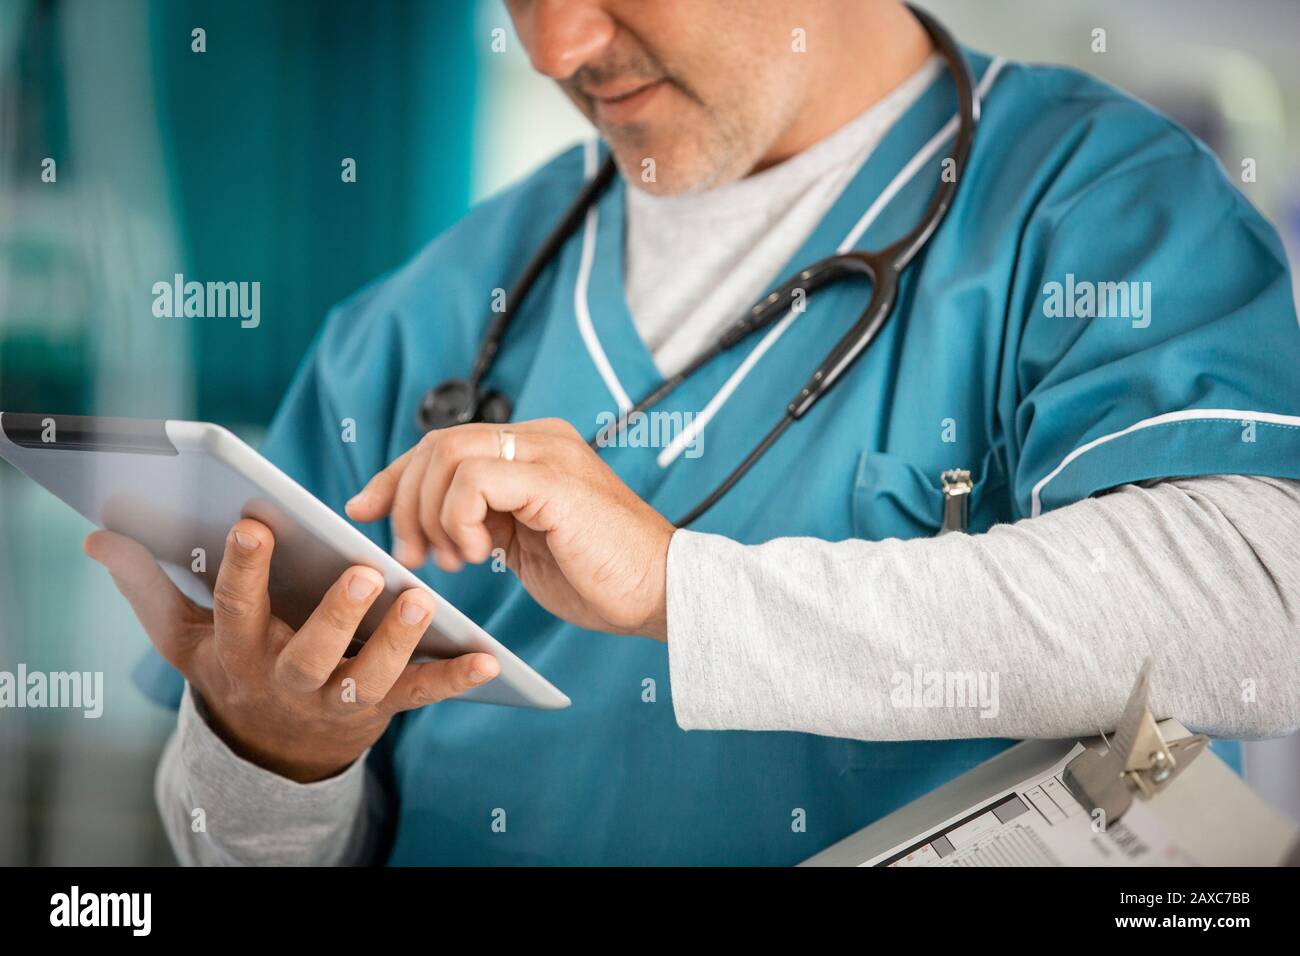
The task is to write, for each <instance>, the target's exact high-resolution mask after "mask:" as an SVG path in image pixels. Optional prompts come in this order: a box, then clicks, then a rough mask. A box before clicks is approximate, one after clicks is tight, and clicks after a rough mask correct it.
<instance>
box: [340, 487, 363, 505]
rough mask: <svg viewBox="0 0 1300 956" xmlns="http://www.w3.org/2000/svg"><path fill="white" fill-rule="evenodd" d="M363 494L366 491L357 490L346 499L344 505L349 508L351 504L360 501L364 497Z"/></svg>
mask: <svg viewBox="0 0 1300 956" xmlns="http://www.w3.org/2000/svg"><path fill="white" fill-rule="evenodd" d="M365 496H366V493H365V492H364V491H358V492H357V493H356V494H355V495H353V496H352V497H351V498H349V499H348V503H347V504H346V505H345V506H344V507H347V508H351V507H352V506H353V505H355V504H359V503H360V502H361V499H362V498H364V497H365Z"/></svg>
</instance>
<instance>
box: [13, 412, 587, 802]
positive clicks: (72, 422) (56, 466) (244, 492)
mask: <svg viewBox="0 0 1300 956" xmlns="http://www.w3.org/2000/svg"><path fill="white" fill-rule="evenodd" d="M0 457H4V458H6V459H7V460H9V461H10V462H12V463H13V464H14V465H16V466H17V467H18V468H19V469H21V470H22V471H24V472H25V473H26V474H28V475H29V476H30V477H32V478H33V479H35V480H36V481H38V482H39V483H41V484H42V485H44V486H45V487H46V488H48V489H50V490H51V491H52V492H54V493H55V494H56V495H58V496H59V497H60V498H62V499H63V500H64V501H66V502H68V503H69V504H71V505H72V506H73V507H75V508H76V509H77V510H78V511H80V512H81V513H82V514H83V515H85V516H86V517H87V518H88V519H90V520H91V521H92V522H94V523H95V524H97V525H99V526H100V527H101V528H103V529H105V530H104V531H100V532H96V533H94V534H92V535H91V536H90V537H89V538H88V539H87V541H86V551H87V553H88V554H89V555H90V556H91V557H93V558H95V559H96V560H98V561H100V562H101V563H103V564H104V565H105V566H106V567H107V568H108V569H109V570H110V572H111V573H112V574H113V577H114V580H115V582H116V583H117V585H118V587H119V588H120V590H121V591H122V593H123V594H125V595H126V597H127V598H128V600H130V602H131V605H132V608H133V609H134V611H135V613H136V615H137V617H139V619H140V621H141V623H142V624H143V625H144V627H145V630H146V631H147V632H148V633H149V636H150V639H151V640H152V641H153V643H154V644H155V646H156V647H157V648H158V650H159V651H160V652H161V653H162V655H163V656H164V657H165V658H166V659H167V660H168V661H169V662H170V663H172V664H173V665H174V666H175V667H177V669H178V670H180V671H181V673H182V674H184V675H185V676H186V678H187V679H188V680H189V681H190V683H191V684H192V685H193V686H194V687H195V688H196V689H197V690H198V691H199V692H200V695H201V696H202V698H203V700H204V702H205V703H206V705H207V708H208V710H209V713H210V719H212V721H213V723H214V724H215V726H216V729H217V730H218V731H219V732H221V733H222V734H223V735H224V736H225V737H226V739H227V740H228V741H229V742H231V744H232V746H234V747H235V748H236V749H238V750H241V751H242V752H243V755H244V756H246V757H248V758H249V759H251V760H253V761H254V762H256V763H259V764H261V765H262V766H265V767H267V768H268V769H272V770H275V771H276V772H279V773H281V774H282V775H285V776H289V777H291V778H293V779H299V780H312V779H321V778H323V777H325V776H329V775H331V774H332V773H335V772H337V771H338V770H340V769H342V768H343V767H345V766H347V764H349V763H351V762H352V760H354V759H355V758H356V757H357V756H358V755H359V754H361V753H362V752H364V750H365V749H366V747H368V746H369V745H370V744H371V743H372V742H373V741H374V740H375V739H377V738H378V737H379V735H380V734H382V732H383V729H384V727H385V726H387V723H388V721H389V720H390V719H391V717H392V715H393V714H395V713H397V712H399V711H401V710H406V709H410V708H413V707H419V706H423V705H424V704H427V703H432V702H434V701H438V700H443V699H446V698H449V697H452V696H462V697H464V699H467V700H473V701H479V702H484V703H500V704H510V705H514V706H525V707H540V708H547V709H554V708H560V707H566V706H568V703H569V700H568V698H567V697H566V696H565V695H564V694H562V693H561V692H560V691H559V690H557V689H556V688H555V687H553V686H552V685H551V684H550V683H549V682H548V681H546V680H545V678H543V677H542V676H541V675H539V674H537V673H536V672H535V671H533V670H532V669H531V668H529V667H528V665H527V664H525V663H524V662H523V661H522V660H520V659H519V658H518V657H517V656H515V655H514V654H513V653H512V652H511V651H510V650H509V649H507V648H506V647H504V646H503V645H501V644H500V643H498V642H497V641H496V640H494V639H493V638H492V637H491V636H490V635H488V634H487V633H486V632H485V631H483V630H482V628H480V627H478V626H477V625H476V624H474V623H473V622H472V621H470V620H469V619H468V618H467V617H465V615H464V614H462V613H461V612H460V611H458V610H457V609H456V608H455V607H453V606H452V605H451V604H450V603H448V602H447V601H446V600H445V599H443V598H442V597H441V596H440V595H438V594H437V593H435V592H434V591H433V590H432V589H430V588H429V587H428V586H427V585H425V584H424V583H423V582H422V581H420V579H419V578H417V577H415V575H414V574H412V573H411V572H410V571H409V570H408V569H406V568H404V567H402V566H401V565H400V564H398V563H397V562H396V561H394V560H393V559H392V558H391V557H390V556H389V555H388V554H386V553H385V552H384V551H383V550H382V549H381V548H379V547H378V546H377V545H375V544H374V543H373V542H372V541H370V540H369V539H368V538H366V537H365V536H364V535H363V534H361V532H359V531H358V530H357V529H356V528H354V527H352V526H351V525H350V524H348V522H347V521H345V520H344V519H343V518H342V517H340V516H339V515H337V514H335V513H334V512H333V511H331V510H330V509H329V508H328V507H327V506H326V505H325V504H323V503H322V502H320V501H319V500H317V499H316V498H314V497H313V496H312V495H310V494H309V493H308V492H307V491H306V490H305V489H303V488H302V487H300V486H299V485H297V484H296V483H295V482H294V481H293V480H292V479H290V478H289V477H288V476H287V475H285V474H284V473H283V472H281V471H279V469H277V468H275V466H274V465H272V464H271V463H270V462H268V461H266V459H264V458H262V457H261V456H260V455H258V454H257V453H256V452H255V451H253V450H252V449H251V448H249V447H248V446H247V445H245V444H244V443H243V442H241V441H239V440H238V439H237V438H235V437H234V436H233V435H231V434H230V433H229V432H228V431H226V430H225V429H222V428H219V427H218V426H215V425H210V424H207V423H203V422H178V421H167V422H161V421H156V422H150V421H137V420H130V419H105V418H77V417H71V416H66V417H65V416H41V415H16V414H14V413H4V414H2V415H0ZM200 554H201V555H203V556H204V559H205V560H203V561H201V562H200V561H198V560H197V559H196V558H195V556H196V555H200ZM178 584H179V585H181V587H178ZM186 593H191V594H206V595H210V602H208V601H194V600H191V599H190V598H189V597H187V596H186ZM207 603H210V604H211V608H210V609H209V608H208V607H206V606H204V605H205V604H207ZM358 645H364V646H361V648H360V650H359V651H358V652H357V653H356V654H355V656H353V657H345V654H346V652H347V651H348V650H349V649H350V648H353V649H355V648H356V647H357V646H358ZM446 658H451V659H449V660H447V659H446Z"/></svg>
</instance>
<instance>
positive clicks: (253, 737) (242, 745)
mask: <svg viewBox="0 0 1300 956" xmlns="http://www.w3.org/2000/svg"><path fill="white" fill-rule="evenodd" d="M190 697H191V700H192V701H193V703H194V711H195V713H196V714H197V716H198V718H199V719H200V720H201V721H203V723H204V724H205V725H206V726H207V728H208V729H209V730H210V731H212V734H213V736H214V737H216V738H217V740H219V741H220V742H221V743H223V744H225V746H226V748H227V749H228V750H229V751H230V752H231V753H232V754H234V755H235V756H236V757H238V758H240V759H241V760H244V761H247V762H248V763H250V764H252V765H253V766H255V767H258V768H260V769H262V770H265V771H267V772H268V773H273V774H275V775H276V776H277V777H283V778H284V779H286V780H290V781H292V782H293V783H304V784H305V783H317V782H319V781H321V780H328V779H329V778H331V777H336V776H338V775H339V774H340V773H342V772H343V771H345V770H346V769H347V768H348V767H350V766H351V765H352V764H353V763H354V762H355V761H356V757H346V756H343V755H320V756H311V757H308V758H307V759H302V757H301V755H300V756H298V757H294V756H290V755H288V754H282V753H280V752H279V751H278V749H276V748H274V747H271V746H266V745H264V744H261V743H259V742H258V739H259V735H257V734H255V733H250V732H248V730H246V729H243V728H240V727H239V726H238V723H239V722H238V721H231V720H230V719H228V718H227V717H225V716H223V715H222V714H221V712H220V710H219V709H218V708H214V707H212V706H211V705H210V704H209V703H208V701H207V699H205V697H204V695H203V693H202V692H201V691H200V690H199V689H198V688H197V687H195V686H194V685H193V684H191V685H190Z"/></svg>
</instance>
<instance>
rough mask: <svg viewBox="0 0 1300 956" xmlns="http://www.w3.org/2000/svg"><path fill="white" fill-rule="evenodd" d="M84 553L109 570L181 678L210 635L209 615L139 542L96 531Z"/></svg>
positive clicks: (118, 535)
mask: <svg viewBox="0 0 1300 956" xmlns="http://www.w3.org/2000/svg"><path fill="white" fill-rule="evenodd" d="M83 549H84V550H85V552H86V554H87V555H88V556H89V557H91V558H93V559H94V560H95V561H98V562H99V563H100V564H102V565H103V566H104V567H105V568H107V569H108V573H109V574H110V575H112V578H113V583H114V584H115V585H116V586H117V589H118V590H119V591H121V592H122V595H123V597H125V598H126V599H127V601H128V602H130V604H131V610H132V611H134V612H135V616H136V617H137V618H139V620H140V623H141V624H142V625H144V630H145V633H146V634H148V635H149V640H150V641H152V642H153V645H154V647H156V648H158V653H160V654H161V655H162V656H163V657H164V658H165V659H166V660H167V662H168V663H169V664H171V665H172V666H174V667H175V668H176V669H177V670H180V671H181V672H182V673H183V672H184V671H185V663H186V661H188V659H189V656H190V653H191V652H192V651H193V649H194V646H195V645H196V644H197V643H198V642H199V640H201V639H202V638H203V637H204V636H205V635H206V634H207V633H208V632H209V631H210V630H211V620H212V619H211V615H210V614H209V613H208V612H207V611H205V610H204V609H203V608H201V607H199V606H198V605H197V604H195V603H194V602H193V601H191V600H190V599H189V598H187V597H185V595H183V594H182V593H181V592H180V590H179V589H178V588H177V587H176V585H175V584H173V583H172V582H171V579H170V578H168V577H167V575H166V574H165V573H164V572H163V569H162V568H160V567H159V566H158V562H157V561H156V560H154V556H153V555H152V554H150V553H149V549H148V548H146V547H145V546H144V545H142V544H140V542H138V541H135V540H134V539H132V538H128V537H126V536H125V535H121V534H117V533H116V532H113V531H96V532H93V533H92V534H90V535H89V536H88V537H87V538H86V541H85V544H84V545H83ZM196 625H197V626H196Z"/></svg>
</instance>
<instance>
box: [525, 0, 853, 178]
mask: <svg viewBox="0 0 1300 956" xmlns="http://www.w3.org/2000/svg"><path fill="white" fill-rule="evenodd" d="M857 2H862V0H857ZM506 6H507V7H508V9H509V11H510V15H511V16H512V17H513V19H514V22H515V28H516V30H517V31H518V33H519V37H520V39H521V41H522V42H523V44H524V47H525V48H526V49H527V50H528V54H529V57H530V58H531V60H532V63H533V66H534V68H536V69H537V71H538V72H540V73H543V74H545V75H546V76H549V77H551V78H552V79H554V80H556V81H557V82H558V83H559V85H560V87H561V88H562V89H563V90H564V92H565V93H566V94H567V95H568V97H569V98H570V99H571V100H573V102H574V103H575V104H576V105H577V107H578V109H580V110H581V111H582V112H583V113H584V114H585V115H586V116H587V118H588V119H590V120H591V122H592V123H594V124H595V126H596V127H597V129H599V130H600V133H601V135H602V136H603V137H604V139H605V141H606V142H607V143H608V144H609V145H610V147H611V149H612V150H613V151H614V155H615V159H616V160H617V162H618V165H619V168H620V169H621V170H622V172H623V175H624V176H625V177H626V178H627V179H628V181H629V182H631V183H633V184H635V185H637V186H640V187H641V188H643V189H646V190H648V191H649V192H653V193H659V194H665V195H666V194H673V193H681V192H688V191H691V190H699V189H708V188H711V187H713V186H716V185H721V184H722V183H725V182H728V181H730V180H733V179H738V178H740V177H742V176H745V175H747V174H748V173H750V172H752V171H754V170H755V168H756V167H758V166H760V165H762V164H763V161H764V158H765V157H768V156H769V154H770V153H771V151H772V148H773V146H774V144H776V143H777V142H778V140H779V139H780V138H781V136H782V134H783V133H784V132H785V131H786V130H787V129H789V128H790V126H791V124H792V123H793V122H794V120H795V117H796V116H797V115H798V113H799V110H800V109H801V107H802V106H803V104H805V103H806V102H808V99H809V95H810V93H811V92H812V91H811V90H808V89H806V87H808V86H810V85H812V84H811V82H810V76H809V73H808V69H807V67H806V66H805V64H806V63H807V60H808V58H807V57H805V56H799V55H795V54H794V51H793V49H792V47H793V45H794V43H795V41H794V40H793V39H792V37H793V36H794V33H793V31H795V30H796V29H797V28H802V29H803V30H804V31H806V32H807V33H813V32H814V31H815V29H816V28H818V27H820V26H822V25H823V23H822V21H825V20H827V19H828V18H829V17H830V16H831V10H832V9H833V8H834V6H835V4H834V3H833V2H811V3H810V2H807V0H805V2H803V3H798V2H790V0H506ZM828 26H829V24H828ZM768 164H769V165H770V163H768Z"/></svg>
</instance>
